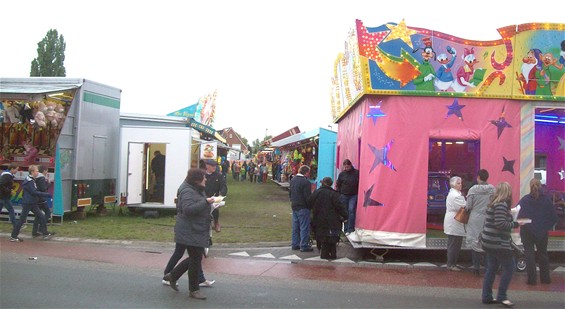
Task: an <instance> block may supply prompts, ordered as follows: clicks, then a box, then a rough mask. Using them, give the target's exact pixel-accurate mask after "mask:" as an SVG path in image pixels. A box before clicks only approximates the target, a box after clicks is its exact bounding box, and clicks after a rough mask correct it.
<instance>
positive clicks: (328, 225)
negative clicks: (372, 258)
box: [308, 177, 348, 260]
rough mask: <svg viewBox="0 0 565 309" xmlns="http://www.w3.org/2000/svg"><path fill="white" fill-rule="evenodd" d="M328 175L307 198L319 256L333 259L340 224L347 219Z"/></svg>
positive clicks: (343, 206) (334, 257)
mask: <svg viewBox="0 0 565 309" xmlns="http://www.w3.org/2000/svg"><path fill="white" fill-rule="evenodd" d="M332 184H333V181H332V179H331V178H330V177H324V179H322V186H321V187H320V188H319V189H317V190H316V191H314V192H313V193H312V195H310V197H309V198H308V204H309V205H310V206H311V207H312V209H313V214H314V215H313V221H312V226H313V230H314V233H315V235H316V243H320V247H319V248H320V249H321V250H320V258H322V259H328V260H335V259H336V244H337V242H338V241H339V234H340V233H341V225H342V223H343V221H345V220H347V216H348V213H347V209H346V208H345V205H343V204H342V203H341V202H340V200H339V193H338V192H337V191H335V190H334V189H332Z"/></svg>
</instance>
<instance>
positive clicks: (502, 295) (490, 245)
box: [481, 182, 526, 308]
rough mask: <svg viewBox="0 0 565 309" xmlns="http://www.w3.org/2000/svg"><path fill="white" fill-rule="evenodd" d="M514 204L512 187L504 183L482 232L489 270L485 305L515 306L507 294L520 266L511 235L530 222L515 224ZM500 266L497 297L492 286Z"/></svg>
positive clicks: (483, 294)
mask: <svg viewBox="0 0 565 309" xmlns="http://www.w3.org/2000/svg"><path fill="white" fill-rule="evenodd" d="M511 205H512V188H511V187H510V185H509V184H508V183H507V182H501V183H500V184H499V185H498V186H497V187H496V191H495V193H494V196H493V199H492V201H491V202H490V203H489V205H488V208H487V212H486V215H487V216H486V219H485V226H484V228H483V231H482V233H481V240H482V247H483V250H485V252H486V257H487V270H486V273H485V278H484V280H483V293H482V301H483V304H493V303H501V304H502V305H504V306H505V307H507V308H511V307H513V306H514V303H512V302H511V301H510V300H509V299H508V296H507V295H506V292H507V290H508V286H509V285H510V281H511V280H512V275H513V273H514V268H515V267H516V261H515V259H514V252H513V251H512V237H511V235H510V233H511V232H512V229H513V228H516V227H518V225H523V224H525V222H526V221H523V220H520V221H518V222H515V221H513V218H512V214H511V212H510V207H511ZM499 266H502V273H501V275H500V282H499V284H498V295H497V296H496V298H493V294H492V286H493V283H494V279H495V276H496V271H497V270H498V268H499Z"/></svg>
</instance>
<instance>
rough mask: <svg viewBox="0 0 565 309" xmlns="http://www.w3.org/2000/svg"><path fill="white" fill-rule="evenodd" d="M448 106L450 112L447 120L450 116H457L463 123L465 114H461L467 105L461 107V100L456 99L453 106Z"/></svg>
mask: <svg viewBox="0 0 565 309" xmlns="http://www.w3.org/2000/svg"><path fill="white" fill-rule="evenodd" d="M446 106H447V109H448V111H447V116H445V118H447V117H449V116H450V115H455V116H457V118H459V120H461V121H463V114H461V110H462V109H463V107H465V105H459V100H457V99H455V100H453V103H452V104H451V105H446Z"/></svg>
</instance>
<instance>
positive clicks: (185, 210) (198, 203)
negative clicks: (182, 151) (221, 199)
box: [163, 168, 223, 300]
mask: <svg viewBox="0 0 565 309" xmlns="http://www.w3.org/2000/svg"><path fill="white" fill-rule="evenodd" d="M220 177H223V176H222V175H220ZM206 182H207V179H206V172H205V171H204V170H202V169H199V168H192V169H190V170H188V173H187V175H186V178H185V180H184V181H183V183H182V184H181V185H180V187H179V189H178V191H177V192H178V200H177V203H178V208H177V209H178V213H177V219H176V223H175V229H174V230H175V243H178V244H180V245H181V246H183V247H184V249H185V250H186V251H187V253H188V257H187V258H186V259H185V260H183V261H182V262H181V263H180V264H178V265H177V266H175V267H174V268H173V269H172V270H171V272H170V273H169V274H166V275H165V276H164V277H163V280H165V281H169V284H170V286H171V288H172V289H174V290H176V291H178V287H177V281H178V279H179V278H180V277H181V276H182V274H183V273H184V272H185V271H187V270H188V285H189V288H188V290H189V296H190V297H191V298H195V299H201V300H204V299H206V296H205V295H203V294H202V293H201V292H200V286H199V278H198V277H199V276H200V274H201V273H202V256H203V255H204V248H206V247H208V246H210V232H209V231H210V221H211V220H210V211H211V204H212V202H213V201H214V199H213V198H211V197H209V198H207V197H206V192H205V187H206Z"/></svg>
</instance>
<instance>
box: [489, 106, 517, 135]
mask: <svg viewBox="0 0 565 309" xmlns="http://www.w3.org/2000/svg"><path fill="white" fill-rule="evenodd" d="M490 123H492V124H494V125H495V126H496V130H497V133H498V137H497V139H500V134H502V131H504V129H505V128H512V126H511V125H510V124H509V123H508V122H506V119H504V107H503V108H502V113H500V117H498V120H491V121H490Z"/></svg>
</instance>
